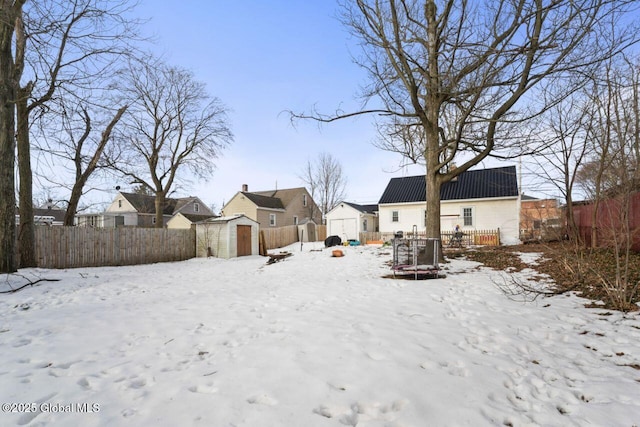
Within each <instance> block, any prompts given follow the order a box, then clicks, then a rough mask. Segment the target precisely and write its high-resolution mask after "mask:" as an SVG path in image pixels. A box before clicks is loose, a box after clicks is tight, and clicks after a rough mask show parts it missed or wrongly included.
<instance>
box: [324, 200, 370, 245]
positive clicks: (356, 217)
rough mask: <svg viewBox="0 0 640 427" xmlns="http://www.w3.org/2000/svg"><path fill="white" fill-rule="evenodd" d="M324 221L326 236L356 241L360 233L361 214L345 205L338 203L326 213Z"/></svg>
mask: <svg viewBox="0 0 640 427" xmlns="http://www.w3.org/2000/svg"><path fill="white" fill-rule="evenodd" d="M326 220H327V236H338V237H340V238H341V239H342V240H348V239H355V240H357V239H358V236H359V233H360V231H362V230H361V229H362V212H360V211H359V210H357V209H354V208H353V207H351V206H349V205H347V204H345V203H340V204H339V205H338V206H336V207H335V208H333V209H332V210H331V211H330V212H328V213H327V215H326ZM369 227H371V225H369Z"/></svg>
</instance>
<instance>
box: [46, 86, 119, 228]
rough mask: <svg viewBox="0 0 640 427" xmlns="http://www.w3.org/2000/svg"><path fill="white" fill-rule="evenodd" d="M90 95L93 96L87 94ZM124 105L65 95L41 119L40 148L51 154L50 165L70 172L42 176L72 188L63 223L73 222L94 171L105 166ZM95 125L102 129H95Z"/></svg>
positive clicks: (69, 223) (49, 180)
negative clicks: (114, 107) (115, 106)
mask: <svg viewBox="0 0 640 427" xmlns="http://www.w3.org/2000/svg"><path fill="white" fill-rule="evenodd" d="M86 99H90V98H86ZM126 109H127V107H126V106H123V107H121V108H119V109H118V110H117V111H115V112H113V111H102V110H105V108H104V107H102V108H97V107H96V106H94V105H91V104H88V103H86V102H85V103H80V102H79V101H78V100H76V99H75V98H74V99H72V100H71V101H70V102H69V101H68V100H65V99H64V98H62V99H59V100H58V102H56V106H55V111H56V112H59V115H58V114H56V115H54V114H47V118H48V120H46V121H42V123H41V125H42V128H43V131H42V135H40V138H38V139H39V141H38V149H39V150H41V151H42V152H43V154H46V155H48V156H49V157H50V161H49V167H50V168H51V169H57V170H60V169H61V168H64V169H68V171H69V174H68V175H65V174H63V175H62V176H60V174H56V176H54V174H52V173H51V171H49V172H48V173H47V174H46V175H45V176H44V177H43V179H46V180H47V181H48V182H52V183H55V184H56V185H57V186H58V187H59V188H65V189H67V190H68V191H69V198H68V200H67V211H66V214H65V217H64V225H66V226H72V225H73V222H74V217H75V214H76V212H77V211H78V206H79V203H80V198H81V197H82V195H83V194H84V193H85V191H86V187H87V183H88V182H89V179H90V178H91V177H92V175H93V174H94V173H95V172H96V171H98V170H100V169H101V168H102V167H104V164H103V162H101V160H102V156H103V153H104V152H105V149H106V148H107V144H108V143H109V141H110V140H111V134H112V132H113V129H114V127H115V126H116V124H117V123H118V121H119V120H120V118H121V117H122V115H123V114H124V112H125V111H126ZM96 128H98V129H101V130H102V132H101V133H100V131H99V130H98V131H96Z"/></svg>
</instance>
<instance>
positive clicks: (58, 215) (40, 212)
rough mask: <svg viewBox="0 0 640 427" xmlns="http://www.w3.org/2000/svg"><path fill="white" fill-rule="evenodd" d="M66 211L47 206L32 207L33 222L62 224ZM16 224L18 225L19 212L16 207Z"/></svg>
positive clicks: (38, 223)
mask: <svg viewBox="0 0 640 427" xmlns="http://www.w3.org/2000/svg"><path fill="white" fill-rule="evenodd" d="M66 213H67V211H63V210H60V209H53V208H52V207H49V208H33V222H34V223H35V224H36V225H64V215H65V214H66ZM16 225H20V212H19V210H18V208H16Z"/></svg>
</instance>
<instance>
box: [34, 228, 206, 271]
mask: <svg viewBox="0 0 640 427" xmlns="http://www.w3.org/2000/svg"><path fill="white" fill-rule="evenodd" d="M195 240H196V236H195V230H191V229H188V230H175V229H167V228H137V227H131V228H129V227H118V228H91V227H57V226H56V227H36V232H35V241H36V242H35V244H36V259H37V264H38V267H42V268H76V267H101V266H107V265H133V264H151V263H154V262H169V261H183V260H186V259H189V258H194V257H195V256H196V242H195Z"/></svg>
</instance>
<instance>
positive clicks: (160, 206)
mask: <svg viewBox="0 0 640 427" xmlns="http://www.w3.org/2000/svg"><path fill="white" fill-rule="evenodd" d="M164 203H165V196H164V191H157V192H156V228H163V227H164V216H163V215H162V213H163V211H164Z"/></svg>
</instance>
